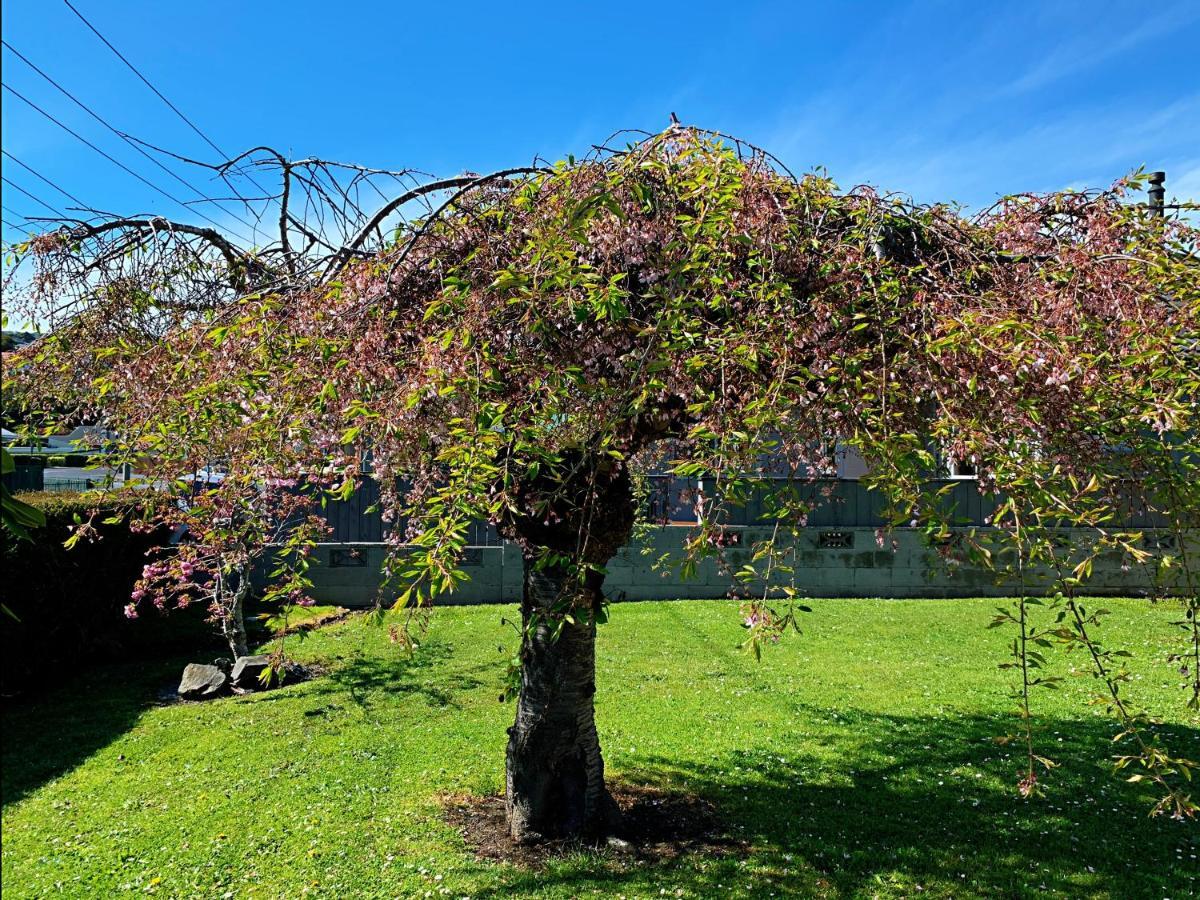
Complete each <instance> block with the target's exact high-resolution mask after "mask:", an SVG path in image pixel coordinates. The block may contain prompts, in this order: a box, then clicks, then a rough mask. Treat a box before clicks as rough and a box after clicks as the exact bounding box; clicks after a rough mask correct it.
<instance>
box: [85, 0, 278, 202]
mask: <svg viewBox="0 0 1200 900" xmlns="http://www.w3.org/2000/svg"><path fill="white" fill-rule="evenodd" d="M63 2H64V3H66V4H67V8H68V9H70V10H71V12H73V13H75V15H76V16H78V17H79V21H81V22H83V24H84V25H86V26H87V27H88V29H89V30H90V31H91V32H92V34H94V35H95V36H96V37H98V38H100V40H101V41H103V42H104V45H105V46H106V47H108V49H109V50H111V51H112V52H113V53H115V54H116V55H117V58H118V59H120V60H121V62H123V63H125V65H126V66H128V67H129V71H131V72H133V74H134V75H136V76H137V77H138V78H140V79H141V80H142V83H143V84H144V85H146V87H148V88H150V90H152V91H154V93H155V94H156V95H157V96H158V99H160V100H161V101H162V102H163V103H165V104H167V106H169V107H170V108H171V111H172V112H174V113H175V115H177V116H179V118H181V119H183V121H184V122H186V123H187V125H188V127H189V128H191V129H192V131H194V132H196V134H198V135H200V137H201V139H202V140H203V141H204V143H206V144H208V146H210V147H212V148H213V149H214V150H215V151H217V153H218V154H219V155H220V158H221V160H222V161H224V160H227V159H229V158H230V156H229V154H228V153H226V152H225V151H224V150H222V149H221V148H220V147H218V146H217V145H216V144H215V143H213V141H212V139H211V138H210V137H209V136H208V135H207V134H205V133H204V132H203V131H201V130H200V127H199V126H198V125H197V124H196V123H195V122H193V121H192V120H191V119H189V118H188V117H187V116H185V115H184V114H183V112H182V111H181V110H180V109H179V107H178V106H176V105H175V104H174V103H172V102H171V101H170V100H168V99H167V98H166V96H165V95H164V94H163V92H162V91H160V90H159V89H158V88H156V87H155V86H154V85H153V84H151V82H150V79H149V78H147V77H146V76H145V75H143V74H142V73H141V71H139V70H138V67H137V66H135V65H134V64H133V63H131V62H130V61H129V60H128V59H126V58H125V55H124V54H123V53H122V52H121V51H120V50H118V49H117V48H116V47H114V46H113V45H112V43H111V42H110V41H109V40H108V38H106V37H105V36H104V35H102V34H101V33H100V32H99V31H98V30H97V29H96V26H95V25H93V24H92V23H91V22H89V21H88V20H87V17H86V16H85V15H84V14H83V13H81V12H80V11H79V10H77V9H76V8H75V6H74V4H72V3H71V0H63ZM246 178H247V179H248V180H249V182H250V183H251V184H252V185H254V186H255V187H256V188H258V189H259V190H260V191H262V192H263V193H264V194H267V193H269V191H267V189H266V188H265V187H263V186H262V185H261V184H259V183H258V182H257V181H255V180H254V178H253V177H251V176H250V175H247V176H246ZM239 199H240V198H239Z"/></svg>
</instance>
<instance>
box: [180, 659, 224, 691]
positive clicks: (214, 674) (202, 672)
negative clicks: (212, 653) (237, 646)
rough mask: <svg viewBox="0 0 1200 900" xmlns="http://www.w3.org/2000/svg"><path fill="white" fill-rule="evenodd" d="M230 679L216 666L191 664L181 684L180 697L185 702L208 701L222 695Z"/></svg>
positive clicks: (186, 669)
mask: <svg viewBox="0 0 1200 900" xmlns="http://www.w3.org/2000/svg"><path fill="white" fill-rule="evenodd" d="M228 682H229V678H228V677H227V676H226V675H225V673H224V672H222V671H221V670H220V669H218V668H217V667H216V666H206V665H203V664H202V663H189V664H188V666H187V668H185V669H184V670H183V679H182V680H181V681H180V682H179V696H180V697H182V698H183V699H184V700H207V699H209V698H210V697H216V696H218V695H220V694H221V693H222V692H223V691H224V690H225V687H226V685H227V684H228Z"/></svg>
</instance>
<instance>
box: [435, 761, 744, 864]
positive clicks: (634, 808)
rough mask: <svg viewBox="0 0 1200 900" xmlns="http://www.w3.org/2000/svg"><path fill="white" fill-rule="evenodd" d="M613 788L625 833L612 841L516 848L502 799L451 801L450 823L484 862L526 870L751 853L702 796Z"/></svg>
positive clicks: (554, 842)
mask: <svg viewBox="0 0 1200 900" xmlns="http://www.w3.org/2000/svg"><path fill="white" fill-rule="evenodd" d="M608 789H609V793H611V794H612V797H613V799H614V800H616V802H617V805H618V806H619V807H620V808H621V812H622V813H623V814H624V821H623V823H622V827H621V830H620V833H619V834H617V835H614V837H613V838H609V839H607V840H606V839H603V838H602V839H600V840H599V841H595V840H593V841H586V840H580V839H579V838H570V839H559V840H549V841H543V842H542V843H539V844H532V845H525V844H517V843H516V842H514V841H513V840H512V838H510V837H509V836H508V822H507V820H506V818H505V813H504V797H503V796H491V797H474V796H465V797H464V796H449V797H446V798H445V800H444V807H445V815H446V821H448V822H449V823H450V824H451V825H453V826H454V827H455V828H457V829H458V830H459V831H460V832H461V833H462V836H463V838H465V839H466V842H467V846H469V847H470V848H471V849H472V850H474V851H475V855H476V857H478V858H479V859H483V860H489V861H492V862H505V863H510V864H512V865H515V866H520V867H521V868H526V869H540V868H542V867H544V866H545V864H546V862H547V861H548V860H550V859H553V858H555V857H560V856H566V855H568V854H572V853H578V852H581V851H585V852H597V853H601V854H603V855H606V856H610V857H612V858H613V859H616V860H636V861H640V862H650V863H655V862H663V861H668V860H673V859H676V858H677V857H679V856H681V855H683V854H685V853H692V852H700V853H705V854H715V855H725V854H729V853H741V852H744V851H745V850H746V845H745V844H744V843H743V842H741V841H736V840H733V839H732V838H729V837H728V836H727V835H726V834H725V830H724V828H723V827H722V826H721V822H720V819H719V818H718V817H717V812H716V809H715V807H714V806H713V805H712V804H711V803H709V802H708V801H707V800H705V799H703V798H701V797H697V796H695V795H694V794H685V793H678V792H670V791H664V790H660V789H659V788H653V787H647V786H642V785H631V784H622V783H619V782H618V783H616V784H613V783H610V784H609V786H608Z"/></svg>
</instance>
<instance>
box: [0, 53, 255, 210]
mask: <svg viewBox="0 0 1200 900" xmlns="http://www.w3.org/2000/svg"><path fill="white" fill-rule="evenodd" d="M0 44H3V45H4V46H5V47H7V48H8V49H9V51H11V52H12V53H13V55H15V56H16V57H17V58H18V59H19V60H21V62H23V63H25V65H27V66H29V68H31V69H33V71H35V72H37V73H38V74H39V75H41V76H42V78H44V79H46V81H48V82H50V84H52V85H54V87H56V88H57V89H58V90H59V92H60V93H61V94H62V95H63V96H65V97H66V98H67V99H68V100H70V101H71V102H72V103H74V104H75V105H76V106H78V107H79V108H80V109H82V110H83V111H84V112H85V113H87V114H88V115H89V116H91V117H92V118H93V119H95V120H96V121H97V122H99V123H100V124H101V125H103V126H104V127H105V128H107V129H108V130H109V131H111V132H112V133H113V134H115V135H116V136H117V137H119V138H120V139H121V140H123V141H124V142H125V143H127V144H128V145H129V146H130V147H132V148H133V149H134V150H136V151H137V152H138V153H140V154H142V156H144V157H146V159H148V160H150V162H152V163H154V165H156V166H158V167H159V168H160V169H162V170H163V171H164V172H166V173H167V174H168V175H170V176H171V177H172V178H174V179H175V180H176V181H178V182H179V183H180V184H182V185H183V186H184V187H186V188H187V189H188V190H190V191H191V192H192V193H194V194H196V195H197V196H199V197H202V198H204V199H205V200H207V201H209V202H210V203H212V204H213V206H215V207H216V208H217V209H219V210H221V212H223V213H225V214H226V215H228V216H232V217H233V218H234V219H237V221H239V222H241V223H242V224H243V225H245V226H246V227H247V228H249V229H251V230H253V229H254V226H253V225H251V224H250V223H249V222H247V221H246V220H245V219H243V218H242V217H241V216H239V215H238V214H237V213H234V212H230V211H229V210H228V209H226V208H225V207H224V206H222V205H221V204H220V203H219V202H217V200H216V199H214V198H213V197H210V196H208V194H206V193H204V191H202V190H200V189H199V188H198V187H196V186H195V185H194V184H192V183H191V182H190V181H188V180H187V179H185V178H183V177H181V176H180V175H178V174H177V173H176V172H174V171H172V170H171V169H168V168H167V167H166V166H165V165H163V164H162V163H161V162H160V161H159V160H157V159H155V158H154V157H153V156H151V155H150V154H149V153H147V152H146V151H145V150H143V149H142V148H141V146H139V144H137V143H136V142H135V141H133V140H132V139H131V138H130V137H129V136H128V135H127V134H125V132H123V131H120V130H118V129H117V128H115V127H113V126H112V125H111V124H110V123H109V122H108V121H107V120H106V119H105V118H104V117H103V116H101V115H100V114H99V113H97V112H96V111H95V110H93V109H92V108H91V107H90V106H88V105H87V104H86V103H84V102H83V101H82V100H80V99H79V98H78V97H76V96H75V95H74V94H72V93H71V92H70V91H68V90H67V89H66V88H65V87H63V86H62V85H61V84H59V83H58V82H57V81H55V80H54V79H53V78H51V77H50V76H49V75H47V74H46V73H45V72H43V71H42V70H41V69H39V68H38V67H37V66H36V65H34V64H33V63H32V62H30V60H29V59H28V58H27V57H26V56H25V55H24V54H23V53H21V51H20V50H18V49H17V48H16V47H14V46H13V45H12V44H10V43H9V42H8V41H6V40H3V39H2V38H0Z"/></svg>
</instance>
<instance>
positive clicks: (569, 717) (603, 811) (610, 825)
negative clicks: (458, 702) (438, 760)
mask: <svg viewBox="0 0 1200 900" xmlns="http://www.w3.org/2000/svg"><path fill="white" fill-rule="evenodd" d="M581 470H582V471H581ZM581 470H580V469H577V473H578V474H577V475H576V477H575V478H572V479H571V481H570V483H569V484H567V485H566V486H564V485H562V484H558V485H556V487H555V491H554V494H555V503H554V507H555V508H554V509H553V510H552V511H551V514H550V515H549V516H547V515H546V513H545V511H544V510H543V512H542V514H540V515H536V516H528V517H524V518H522V519H519V520H517V521H514V522H513V523H511V525H512V527H511V529H510V531H511V532H512V533H513V534H514V535H515V536H518V537H519V539H520V541H521V544H522V546H523V547H524V563H525V578H524V592H523V597H522V602H521V615H522V619H523V624H524V628H523V629H522V633H523V637H522V644H521V664H522V665H521V690H520V694H519V696H518V699H517V715H516V721H515V722H514V723H513V726H512V728H510V729H509V732H508V734H509V740H508V753H507V757H506V766H505V775H506V787H507V792H506V806H507V811H508V823H509V833H510V835H511V836H512V838H513V839H514V840H516V841H518V842H521V843H535V842H537V841H540V840H544V839H552V838H560V837H602V836H604V835H608V834H612V833H614V831H616V830H617V829H618V827H619V825H620V812H619V810H618V809H617V805H616V803H615V802H614V801H613V799H612V797H611V795H610V794H609V793H608V789H607V788H606V787H605V783H604V759H603V757H602V755H601V752H600V739H599V736H598V735H597V732H596V718H595V703H594V700H595V694H596V613H597V612H598V611H599V610H600V608H601V604H602V603H603V593H602V587H603V583H604V576H603V574H602V572H599V571H596V567H601V566H603V565H604V564H605V563H607V562H608V561H609V560H610V559H611V558H612V557H613V556H614V555H615V554H616V552H617V550H618V549H619V548H620V547H621V546H622V545H623V544H624V543H625V542H626V540H627V539H628V538H629V534H630V531H631V529H632V527H633V519H634V515H633V492H632V487H631V484H630V480H629V475H628V472H627V471H626V470H625V468H624V467H623V466H617V467H612V466H601V467H597V468H593V467H591V466H583V467H581ZM564 487H565V489H564ZM538 493H539V492H538V491H537V489H536V487H535V488H532V489H531V491H530V496H531V498H532V497H533V496H536V495H537V494H538ZM541 496H543V497H544V496H545V494H541ZM548 552H549V553H554V554H559V555H560V556H565V557H568V558H570V559H571V560H573V561H574V562H575V563H576V566H575V567H573V566H571V565H569V564H561V565H552V566H547V565H545V564H544V563H545V560H546V554H547V553H548ZM539 560H541V561H542V564H541V565H539V564H537V563H538V561H539ZM580 571H585V573H586V574H585V575H584V577H583V578H582V580H581V578H580V576H579V574H578V573H579V572H580ZM564 613H570V620H567V619H564ZM560 626H561V627H560ZM556 631H557V636H556V634H555V633H556Z"/></svg>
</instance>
